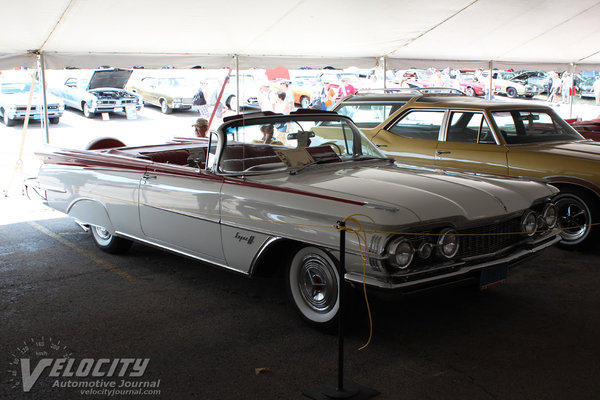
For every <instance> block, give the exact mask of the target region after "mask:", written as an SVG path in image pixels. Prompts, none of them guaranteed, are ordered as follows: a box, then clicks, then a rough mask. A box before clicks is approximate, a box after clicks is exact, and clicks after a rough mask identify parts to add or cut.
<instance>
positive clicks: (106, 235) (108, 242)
mask: <svg viewBox="0 0 600 400" xmlns="http://www.w3.org/2000/svg"><path fill="white" fill-rule="evenodd" d="M91 230H92V238H94V243H96V246H98V247H99V248H100V249H101V250H102V251H105V252H107V253H112V254H120V253H124V252H126V251H127V250H129V248H130V247H131V240H127V239H124V238H120V237H117V236H114V235H113V234H111V233H110V232H109V231H108V230H107V229H105V228H103V227H101V226H96V225H93V226H92V227H91Z"/></svg>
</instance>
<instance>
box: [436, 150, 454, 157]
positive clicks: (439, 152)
mask: <svg viewBox="0 0 600 400" xmlns="http://www.w3.org/2000/svg"><path fill="white" fill-rule="evenodd" d="M450 153H452V152H451V151H448V150H436V151H435V154H437V155H438V156H439V155H442V154H450Z"/></svg>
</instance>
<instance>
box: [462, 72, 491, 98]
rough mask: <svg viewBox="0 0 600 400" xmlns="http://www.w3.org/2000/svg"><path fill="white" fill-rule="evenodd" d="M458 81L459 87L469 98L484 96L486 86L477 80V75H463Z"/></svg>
mask: <svg viewBox="0 0 600 400" xmlns="http://www.w3.org/2000/svg"><path fill="white" fill-rule="evenodd" d="M457 79H458V87H459V88H460V90H462V91H463V92H465V93H466V95H467V96H484V95H485V85H484V84H483V83H481V82H479V81H478V80H477V79H475V74H470V73H461V74H460V77H459V78H457Z"/></svg>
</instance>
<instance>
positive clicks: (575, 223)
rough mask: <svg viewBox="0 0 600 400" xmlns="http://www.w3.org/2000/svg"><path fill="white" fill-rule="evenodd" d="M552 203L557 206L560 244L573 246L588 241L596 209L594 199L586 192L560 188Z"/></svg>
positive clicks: (578, 245)
mask: <svg viewBox="0 0 600 400" xmlns="http://www.w3.org/2000/svg"><path fill="white" fill-rule="evenodd" d="M554 203H555V204H556V207H557V208H558V224H559V227H560V228H561V234H560V235H561V237H562V241H561V242H560V245H561V246H562V247H565V248H575V247H580V246H581V245H582V244H584V242H590V240H589V239H590V238H591V236H592V224H593V221H594V218H596V216H597V210H598V206H597V204H596V201H595V199H594V198H593V197H592V196H591V195H589V194H588V193H585V192H583V191H580V190H576V189H572V188H568V189H561V192H560V194H559V195H558V196H556V198H555V200H554Z"/></svg>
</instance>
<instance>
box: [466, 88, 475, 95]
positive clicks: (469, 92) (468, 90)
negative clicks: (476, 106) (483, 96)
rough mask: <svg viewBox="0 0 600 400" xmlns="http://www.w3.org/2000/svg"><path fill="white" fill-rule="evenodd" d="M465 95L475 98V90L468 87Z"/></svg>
mask: <svg viewBox="0 0 600 400" xmlns="http://www.w3.org/2000/svg"><path fill="white" fill-rule="evenodd" d="M465 93H466V94H467V96H475V90H473V88H472V87H470V86H469V87H467V88H466V89H465Z"/></svg>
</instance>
